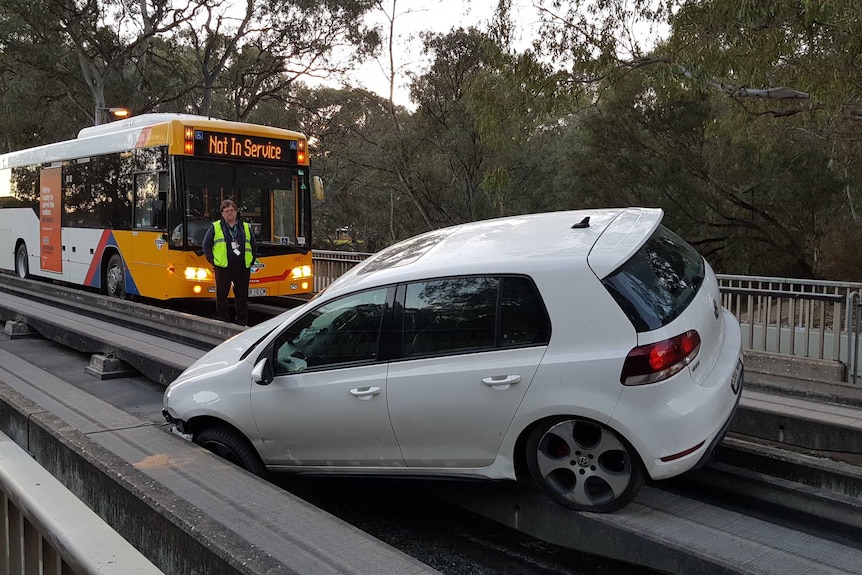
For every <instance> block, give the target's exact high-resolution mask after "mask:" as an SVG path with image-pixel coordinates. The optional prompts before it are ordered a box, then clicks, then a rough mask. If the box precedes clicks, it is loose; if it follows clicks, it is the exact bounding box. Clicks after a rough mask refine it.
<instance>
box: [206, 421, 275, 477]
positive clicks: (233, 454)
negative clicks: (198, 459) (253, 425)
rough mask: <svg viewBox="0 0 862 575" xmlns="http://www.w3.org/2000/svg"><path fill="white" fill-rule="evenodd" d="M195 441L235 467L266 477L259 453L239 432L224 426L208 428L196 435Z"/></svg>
mask: <svg viewBox="0 0 862 575" xmlns="http://www.w3.org/2000/svg"><path fill="white" fill-rule="evenodd" d="M194 441H195V443H197V444H198V445H200V446H201V447H203V448H204V449H207V450H209V451H211V452H213V453H215V454H216V455H218V456H219V457H221V458H223V459H226V460H227V461H230V462H231V463H233V464H234V465H238V466H240V467H242V468H243V469H245V470H246V471H249V472H251V473H254V474H255V475H257V476H259V477H266V466H265V465H264V464H263V461H261V459H260V456H259V455H258V454H257V451H255V449H254V447H253V446H252V445H251V443H249V441H248V440H247V439H246V438H245V437H243V435H242V434H240V433H239V432H238V431H235V430H233V429H231V428H229V427H224V426H215V427H208V428H207V429H204V430H203V431H201V432H200V433H198V434H197V435H195V437H194Z"/></svg>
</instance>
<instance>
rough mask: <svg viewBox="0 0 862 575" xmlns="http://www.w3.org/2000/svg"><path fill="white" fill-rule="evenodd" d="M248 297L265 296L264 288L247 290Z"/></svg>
mask: <svg viewBox="0 0 862 575" xmlns="http://www.w3.org/2000/svg"><path fill="white" fill-rule="evenodd" d="M248 295H249V297H256V296H264V295H266V288H251V289H249V290H248Z"/></svg>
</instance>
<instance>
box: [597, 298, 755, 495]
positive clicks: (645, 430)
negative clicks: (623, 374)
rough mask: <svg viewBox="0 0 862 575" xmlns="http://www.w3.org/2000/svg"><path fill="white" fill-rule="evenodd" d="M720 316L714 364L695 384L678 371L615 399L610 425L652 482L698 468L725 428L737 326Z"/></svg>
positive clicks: (738, 375)
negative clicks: (718, 347) (722, 323)
mask: <svg viewBox="0 0 862 575" xmlns="http://www.w3.org/2000/svg"><path fill="white" fill-rule="evenodd" d="M725 313H726V316H725V326H724V331H725V333H724V337H723V338H722V348H721V350H720V352H719V356H718V360H717V361H716V363H715V364H714V366H713V368H712V370H711V371H710V373H709V375H708V376H706V377H705V378H703V379H702V380H701V381H700V383H699V384H698V383H695V382H694V381H693V380H692V378H691V376H690V374H688V373H687V372H680V373H679V374H677V375H675V376H674V377H672V378H670V379H668V380H665V381H663V382H660V383H656V384H651V385H641V386H634V387H626V388H625V389H624V390H623V393H622V394H621V396H620V401H619V403H618V404H617V408H616V409H615V410H614V414H613V417H612V418H611V421H610V422H609V425H610V426H611V427H613V428H614V429H616V430H617V431H619V432H620V433H622V434H623V436H624V437H625V438H626V439H627V440H628V441H629V442H630V443H631V444H632V446H633V447H634V448H635V449H636V450H637V452H638V454H639V455H640V456H641V461H642V462H643V464H644V467H645V468H646V471H647V473H648V475H649V476H650V477H651V478H652V479H656V480H657V479H666V478H669V477H674V476H676V475H679V474H681V473H684V472H686V471H688V470H690V469H692V468H694V467H696V466H698V465H702V464H703V462H704V461H705V460H706V459H708V457H709V455H710V454H711V453H712V451H713V449H714V448H715V446H716V445H717V444H718V443H719V442H720V441H721V440H722V438H723V437H724V435H725V433H726V432H727V429H728V427H729V426H730V421H731V419H732V418H733V415H734V413H735V412H736V409H737V406H738V405H739V399H740V396H741V394H742V379H743V374H744V370H743V367H742V345H741V335H740V332H739V324H738V322H737V321H736V319H735V318H734V317H733V316H732V315H731V314H729V312H726V311H725ZM728 316H729V317H728Z"/></svg>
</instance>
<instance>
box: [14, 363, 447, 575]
mask: <svg viewBox="0 0 862 575" xmlns="http://www.w3.org/2000/svg"><path fill="white" fill-rule="evenodd" d="M0 366H2V367H0V431H2V432H3V433H6V434H7V435H9V436H10V437H12V438H13V439H14V440H15V441H16V443H18V444H19V445H21V446H22V447H23V448H24V449H26V450H27V451H28V452H30V453H31V454H32V456H33V458H34V459H35V460H36V462H38V463H39V464H40V465H42V466H43V467H45V468H46V469H47V470H48V471H50V473H51V474H52V475H54V476H55V477H57V478H58V479H59V480H60V481H61V482H62V483H63V484H66V485H68V486H70V489H72V490H73V491H74V492H75V494H76V495H77V496H78V497H80V498H81V499H82V500H83V501H84V502H86V503H87V504H88V505H89V506H90V507H92V508H93V509H94V510H96V512H97V513H98V515H100V516H101V517H103V518H105V520H106V521H108V522H109V523H110V524H111V525H112V527H113V528H114V529H116V530H117V532H119V533H120V534H121V535H123V537H125V538H126V539H128V540H129V541H131V542H133V543H134V544H135V546H136V547H137V548H138V549H139V550H140V551H141V552H142V553H143V554H144V555H145V556H146V557H148V558H149V559H150V560H151V561H153V562H154V563H155V564H156V565H158V566H159V567H160V568H161V569H162V570H163V571H164V572H166V573H200V574H211V573H219V574H221V573H247V574H260V573H296V574H309V575H327V574H331V575H335V574H339V575H343V574H367V575H387V574H391V575H402V574H404V575H424V574H429V575H430V574H432V573H437V571H435V570H433V569H431V568H430V567H428V566H427V565H425V564H423V563H421V562H419V561H416V560H414V559H412V558H411V557H408V556H407V555H405V554H403V553H401V552H400V551H398V550H396V549H394V548H392V547H390V546H389V545H387V544H385V543H383V542H381V541H379V540H377V539H375V538H373V537H371V536H370V535H367V534H365V533H363V532H362V531H360V530H358V529H356V528H355V527H353V526H351V525H349V524H347V523H344V522H343V521H341V520H340V519H337V518H335V517H333V516H332V515H330V514H328V513H326V512H324V511H321V510H319V509H317V508H315V507H313V506H311V505H309V504H308V503H306V502H305V501H303V500H301V499H299V498H297V497H295V496H293V495H291V494H290V493H287V492H285V491H284V490H282V489H280V488H278V487H276V486H274V485H272V484H270V483H268V482H266V481H264V480H262V479H260V478H258V477H255V476H253V475H251V474H249V473H247V472H245V471H244V470H242V469H239V468H238V467H236V466H234V465H231V464H229V463H227V462H225V461H223V460H222V459H220V458H218V457H216V456H214V455H213V454H211V453H209V452H208V451H206V450H203V449H200V448H198V447H197V446H195V445H193V444H190V443H188V442H187V441H185V440H183V439H180V438H178V437H176V436H173V435H172V434H170V433H168V432H167V431H166V429H163V428H162V427H164V426H158V425H154V424H153V423H152V422H149V421H144V420H141V419H139V418H137V417H135V416H133V415H130V414H128V413H126V412H125V411H123V410H120V409H118V408H115V407H113V406H111V405H110V404H108V403H107V402H104V401H102V400H101V399H99V398H96V397H94V396H92V395H90V394H88V393H86V392H83V391H81V390H80V389H78V388H76V387H75V386H73V385H71V384H68V383H66V382H65V381H63V380H61V379H59V378H57V377H55V376H53V375H52V374H50V373H49V372H47V371H44V370H42V369H41V368H39V367H36V366H34V365H32V364H29V363H27V362H25V361H23V360H21V359H20V358H18V357H16V356H14V355H12V354H10V353H9V352H6V351H5V350H0Z"/></svg>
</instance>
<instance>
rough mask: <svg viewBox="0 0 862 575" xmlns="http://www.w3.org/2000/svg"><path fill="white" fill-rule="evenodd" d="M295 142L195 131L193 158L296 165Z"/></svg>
mask: <svg viewBox="0 0 862 575" xmlns="http://www.w3.org/2000/svg"><path fill="white" fill-rule="evenodd" d="M296 148H297V145H296V140H277V139H273V138H261V137H260V136H244V135H242V134H223V133H221V132H207V131H204V130H195V156H213V157H218V158H227V159H233V160H253V161H258V162H278V163H296Z"/></svg>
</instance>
